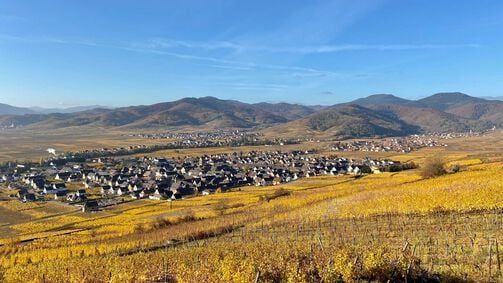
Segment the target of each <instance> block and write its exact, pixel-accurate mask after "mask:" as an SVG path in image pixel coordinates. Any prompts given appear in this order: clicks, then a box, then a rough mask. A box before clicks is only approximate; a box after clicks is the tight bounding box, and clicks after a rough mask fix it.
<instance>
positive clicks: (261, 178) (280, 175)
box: [0, 150, 414, 210]
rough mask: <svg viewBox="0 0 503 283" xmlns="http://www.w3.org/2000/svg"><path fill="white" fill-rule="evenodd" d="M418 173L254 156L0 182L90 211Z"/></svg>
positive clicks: (160, 161) (273, 154)
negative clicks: (323, 179) (327, 178)
mask: <svg viewBox="0 0 503 283" xmlns="http://www.w3.org/2000/svg"><path fill="white" fill-rule="evenodd" d="M413 167H414V165H413V164H401V163H400V162H397V161H392V160H374V159H370V158H366V159H363V160H353V159H348V158H344V157H337V156H328V157H327V156H320V155H318V154H317V153H316V151H314V150H311V151H292V152H281V151H252V152H248V153H237V152H234V153H226V154H215V155H202V156H196V157H185V158H177V159H168V158H154V157H141V158H129V159H119V158H111V157H104V158H98V159H95V160H92V161H91V162H86V163H76V162H67V163H65V164H63V165H55V164H54V163H50V164H49V165H48V166H35V167H31V168H27V167H25V166H23V165H17V166H12V168H6V169H4V170H3V172H0V176H1V178H0V180H1V181H0V182H3V183H6V184H8V185H7V187H8V189H10V190H15V191H16V192H17V193H16V194H13V195H11V197H13V198H18V199H19V200H20V201H22V202H31V201H36V200H51V199H52V200H55V201H63V202H68V203H70V204H76V205H83V209H84V210H85V209H88V210H89V209H98V208H99V207H100V206H106V205H109V204H111V203H112V204H113V203H117V202H120V201H126V200H136V199H142V198H148V199H152V200H168V201H174V200H181V199H183V198H186V197H190V196H193V195H208V194H213V193H215V192H225V191H228V190H230V189H232V188H236V187H242V186H271V185H279V184H282V183H288V182H291V181H294V180H297V179H299V178H308V177H314V176H320V175H343V174H353V175H355V176H359V175H361V174H371V173H380V172H382V171H401V170H404V169H410V168H413ZM90 192H92V193H90ZM90 204H92V205H90ZM91 207H92V208H91Z"/></svg>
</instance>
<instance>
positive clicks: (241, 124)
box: [0, 93, 503, 138]
mask: <svg viewBox="0 0 503 283" xmlns="http://www.w3.org/2000/svg"><path fill="white" fill-rule="evenodd" d="M29 111H31V110H29ZM12 112H16V111H13V110H12V111H10V112H9V113H12ZM16 113H17V112H16ZM19 113H22V112H19ZM11 124H14V125H16V126H23V127H25V128H27V129H31V128H35V129H45V130H52V129H61V128H67V127H79V126H91V127H105V128H117V129H129V130H131V129H132V130H134V129H159V128H166V127H167V128H205V129H216V128H261V129H264V128H268V127H271V126H272V128H271V129H269V130H267V131H266V132H268V133H273V134H280V135H290V136H292V137H298V136H299V135H306V134H321V135H328V136H334V135H335V136H338V137H348V138H350V137H373V136H394V135H404V134H411V133H421V132H466V131H470V130H474V131H480V130H487V129H490V128H492V127H493V126H496V127H502V126H503V102H501V101H495V100H486V99H482V98H477V97H471V96H468V95H466V94H462V93H438V94H434V95H432V96H430V97H426V98H423V99H420V100H407V99H404V98H400V97H397V96H394V95H391V94H376V95H371V96H368V97H365V98H360V99H357V100H354V101H352V102H350V103H343V104H336V105H334V106H325V107H320V106H304V105H298V104H289V103H276V104H274V103H255V104H249V103H243V102H239V101H235V100H221V99H218V98H215V97H202V98H183V99H180V100H177V101H173V102H164V103H157V104H153V105H141V106H131V107H122V108H116V109H104V108H101V109H92V110H87V111H81V112H76V113H52V114H34V113H25V115H14V114H9V115H0V127H2V126H4V127H5V126H10V125H11Z"/></svg>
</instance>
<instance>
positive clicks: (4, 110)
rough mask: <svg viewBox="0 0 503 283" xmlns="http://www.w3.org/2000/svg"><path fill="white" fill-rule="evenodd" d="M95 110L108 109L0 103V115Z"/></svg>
mask: <svg viewBox="0 0 503 283" xmlns="http://www.w3.org/2000/svg"><path fill="white" fill-rule="evenodd" d="M97 108H109V107H106V106H101V105H89V106H76V107H69V108H43V107H29V108H28V107H16V106H11V105H8V104H3V103H0V115H25V114H51V113H75V112H82V111H87V110H92V109H97Z"/></svg>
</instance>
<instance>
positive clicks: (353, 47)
mask: <svg viewBox="0 0 503 283" xmlns="http://www.w3.org/2000/svg"><path fill="white" fill-rule="evenodd" d="M138 47H139V48H146V49H149V50H172V49H183V48H185V49H200V50H233V51H236V52H269V53H297V54H318V53H337V52H345V51H400V50H421V49H460V48H479V47H481V45H479V44H475V43H462V44H334V45H330V44H326V45H316V46H288V47H287V46H257V45H243V44H238V43H233V42H229V41H208V42H197V41H192V42H188V41H179V40H173V39H162V38H156V39H152V40H148V41H147V43H145V44H141V45H138Z"/></svg>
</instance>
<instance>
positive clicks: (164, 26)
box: [0, 0, 503, 107]
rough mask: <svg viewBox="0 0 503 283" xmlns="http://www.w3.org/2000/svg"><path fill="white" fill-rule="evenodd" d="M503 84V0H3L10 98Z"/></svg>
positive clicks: (43, 101)
mask: <svg viewBox="0 0 503 283" xmlns="http://www.w3.org/2000/svg"><path fill="white" fill-rule="evenodd" d="M441 91H462V92H465V93H468V94H471V95H474V96H501V95H503V1H499V0H494V1H489V0H473V1H463V0H443V1H433V0H431V1H428V0H389V1H386V0H348V1H340V0H335V1H329V0H326V1H316V0H312V1H304V0H302V1H300V0H299V1H297V0H291V1H262V0H254V1H237V0H225V1H224V0H222V1H218V0H215V1H212V0H200V1H193V0H183V1H176V0H172V1H160V0H159V1H155V0H148V1H129V0H116V1H106V0H86V1H68V0H47V1H36V0H32V1H24V0H16V1H11V0H9V1H7V0H0V102H1V103H8V104H13V105H18V106H45V107H68V106H76V105H91V104H100V105H109V106H124V105H138V104H151V103H156V102H161V101H172V100H176V99H179V98H182V97H187V96H195V97H200V96H209V95H210V96H216V97H219V98H223V99H236V100H241V101H245V102H260V101H267V102H280V101H284V102H295V103H302V104H335V103H339V102H344V101H349V100H352V99H355V98H358V97H363V96H368V95H371V94H375V93H392V94H395V95H398V96H401V97H405V98H413V99H414V98H420V97H424V96H427V95H431V94H433V93H436V92H441Z"/></svg>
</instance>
